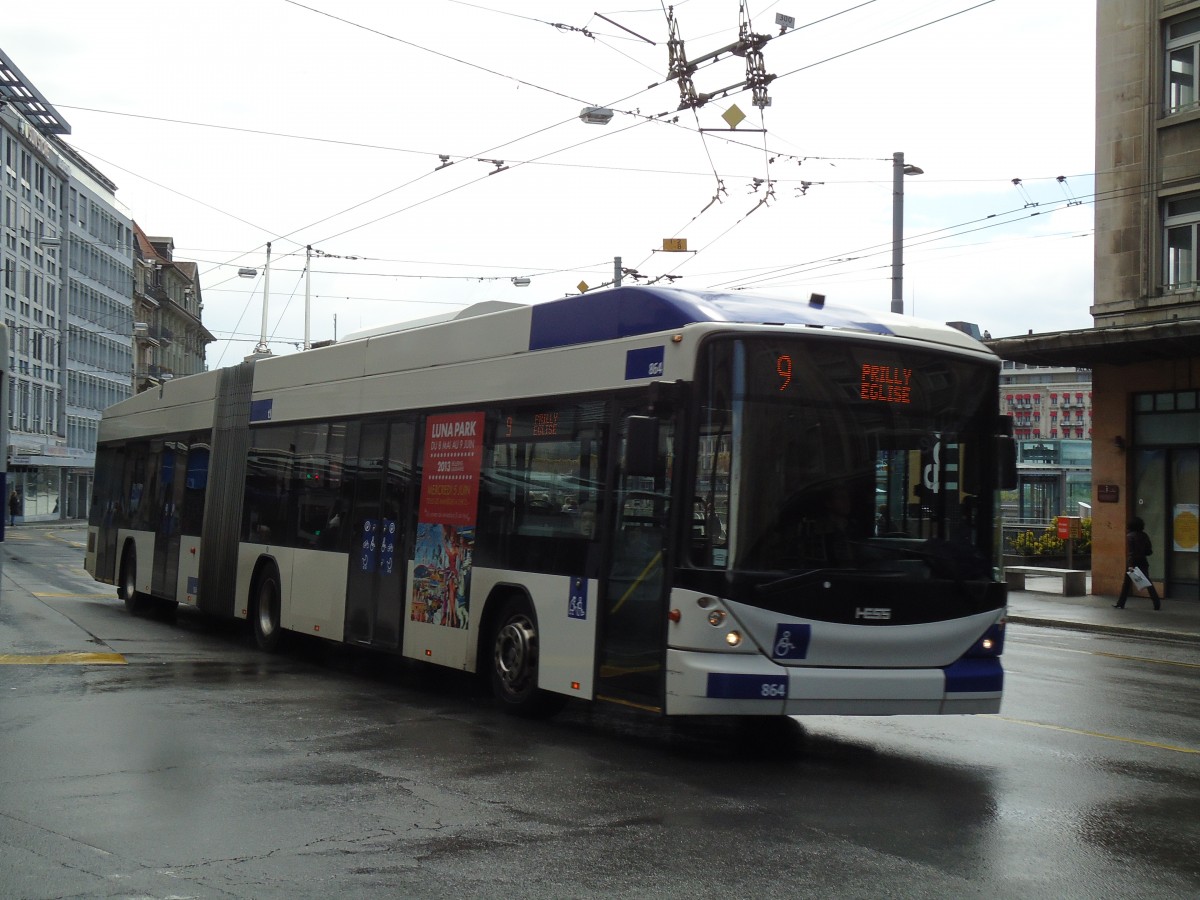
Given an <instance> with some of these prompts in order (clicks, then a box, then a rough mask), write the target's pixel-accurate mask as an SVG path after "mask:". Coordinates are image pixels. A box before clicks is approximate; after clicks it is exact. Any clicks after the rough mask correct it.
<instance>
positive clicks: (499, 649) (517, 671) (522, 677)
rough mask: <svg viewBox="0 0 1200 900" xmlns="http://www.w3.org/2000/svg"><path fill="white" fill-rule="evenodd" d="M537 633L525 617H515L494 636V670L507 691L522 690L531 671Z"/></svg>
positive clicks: (518, 691) (516, 691)
mask: <svg viewBox="0 0 1200 900" xmlns="http://www.w3.org/2000/svg"><path fill="white" fill-rule="evenodd" d="M536 640H537V634H536V632H534V630H533V624H532V623H531V622H530V621H529V620H528V619H526V618H524V617H521V618H516V619H513V620H512V621H511V622H509V623H508V624H507V625H505V626H504V627H503V628H502V629H501V630H500V634H499V635H497V637H496V671H497V672H499V673H500V678H501V680H502V681H503V682H504V686H505V687H506V688H507V689H508V691H509V692H511V693H514V694H518V693H520V692H521V691H522V690H524V689H525V688H526V686H527V684H528V681H529V678H530V676H531V675H532V673H533V664H534V653H535V646H536V645H535V642H536Z"/></svg>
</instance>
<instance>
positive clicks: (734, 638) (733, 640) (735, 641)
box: [725, 631, 742, 647]
mask: <svg viewBox="0 0 1200 900" xmlns="http://www.w3.org/2000/svg"><path fill="white" fill-rule="evenodd" d="M741 642H742V633H741V632H740V631H731V632H729V634H727V635H725V643H727V644H728V645H729V646H730V647H736V646H738V645H739V644H740V643H741Z"/></svg>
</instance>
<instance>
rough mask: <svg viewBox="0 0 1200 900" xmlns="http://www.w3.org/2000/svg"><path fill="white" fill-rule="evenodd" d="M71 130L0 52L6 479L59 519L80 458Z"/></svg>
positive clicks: (36, 511) (41, 514)
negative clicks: (71, 268)
mask: <svg viewBox="0 0 1200 900" xmlns="http://www.w3.org/2000/svg"><path fill="white" fill-rule="evenodd" d="M69 131H70V126H69V125H68V124H67V122H66V121H65V120H64V119H63V118H62V117H61V116H60V115H59V114H58V112H57V111H56V110H55V109H54V108H53V107H52V106H50V104H49V103H47V102H46V101H45V98H43V97H42V96H41V94H39V93H38V91H37V89H36V88H34V87H33V86H32V85H30V84H28V83H27V82H26V80H25V78H24V76H23V75H22V74H21V72H20V70H18V69H17V67H16V66H15V65H14V64H13V62H12V60H10V59H9V58H8V57H7V56H6V55H5V54H4V52H3V51H0V154H2V157H0V177H2V180H3V183H2V185H0V269H2V270H3V273H4V274H3V286H2V288H0V291H2V292H3V300H4V321H5V324H7V325H8V327H9V346H8V347H6V348H4V352H6V353H7V354H8V357H9V360H8V361H9V367H8V371H9V379H8V385H7V397H6V400H7V403H8V423H7V424H8V426H9V441H8V446H7V447H4V448H0V452H4V453H6V454H7V457H8V472H9V475H8V482H9V487H10V488H15V489H16V490H17V492H18V493H19V495H20V504H19V509H20V511H21V513H22V514H23V515H24V516H25V518H29V519H37V518H56V517H58V516H59V515H60V510H61V509H62V505H63V501H64V496H63V491H64V490H65V485H66V482H67V473H68V471H69V470H70V469H71V468H72V466H73V463H74V460H73V459H72V456H71V454H70V452H69V451H68V448H67V441H66V433H65V425H66V419H65V416H66V403H65V397H64V392H65V383H64V378H65V373H66V369H65V368H64V367H63V365H62V362H63V359H62V352H61V351H62V346H63V342H64V340H65V329H66V327H67V325H66V309H65V307H66V292H65V289H64V281H63V279H64V277H65V267H64V266H63V265H62V255H63V248H62V241H61V236H62V234H63V232H64V229H65V228H66V226H67V220H68V217H69V214H68V209H67V203H68V199H69V196H70V195H69V188H68V185H69V182H70V177H71V169H72V164H71V162H70V160H69V159H68V157H67V156H66V154H65V153H63V150H62V147H61V146H60V144H59V143H58V142H57V141H56V137H57V135H60V134H66V133H69Z"/></svg>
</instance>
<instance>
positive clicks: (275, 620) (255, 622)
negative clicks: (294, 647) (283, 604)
mask: <svg viewBox="0 0 1200 900" xmlns="http://www.w3.org/2000/svg"><path fill="white" fill-rule="evenodd" d="M250 627H251V628H253V629H254V642H255V643H256V644H258V648H259V649H260V650H265V651H266V652H267V653H274V652H275V651H276V650H278V649H279V641H280V638H282V637H283V629H282V628H281V627H280V625H279V573H278V572H277V571H276V570H275V567H274V566H273V565H266V566H264V567H263V570H262V572H260V573H259V576H258V581H257V582H256V584H255V588H254V603H253V605H252V607H251V609H250Z"/></svg>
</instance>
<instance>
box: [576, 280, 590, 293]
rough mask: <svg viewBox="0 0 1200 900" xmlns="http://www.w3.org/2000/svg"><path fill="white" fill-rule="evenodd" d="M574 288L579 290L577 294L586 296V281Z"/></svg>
mask: <svg viewBox="0 0 1200 900" xmlns="http://www.w3.org/2000/svg"><path fill="white" fill-rule="evenodd" d="M575 287H577V288H579V293H581V294H586V293H587V289H588V283H587V282H586V281H581V282H579V284H577V285H575Z"/></svg>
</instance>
